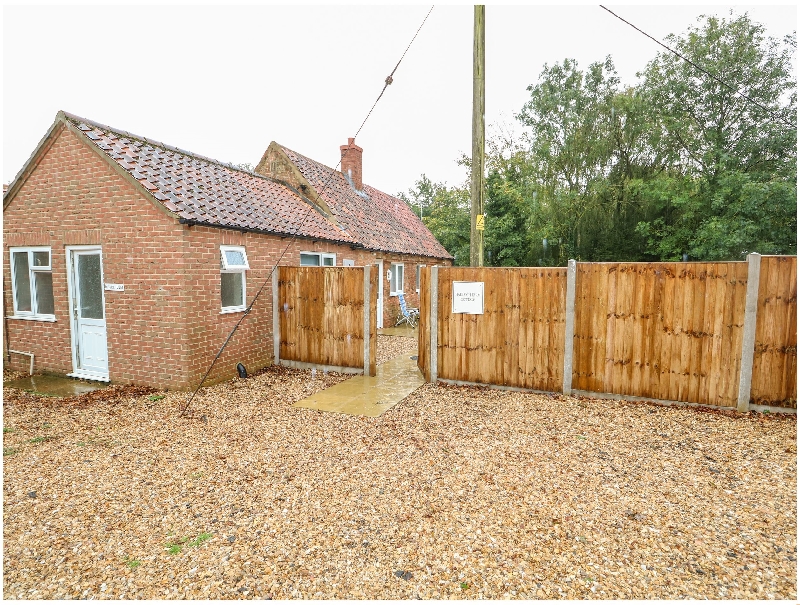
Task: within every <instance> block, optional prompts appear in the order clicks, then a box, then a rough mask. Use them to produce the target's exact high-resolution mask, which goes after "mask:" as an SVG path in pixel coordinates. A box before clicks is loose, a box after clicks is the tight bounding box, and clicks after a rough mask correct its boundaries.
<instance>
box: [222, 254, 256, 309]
mask: <svg viewBox="0 0 800 605" xmlns="http://www.w3.org/2000/svg"><path fill="white" fill-rule="evenodd" d="M219 251H220V286H221V287H220V290H221V293H222V311H221V312H222V313H236V312H237V311H244V310H245V309H246V308H247V305H246V302H247V301H246V300H245V297H246V296H247V288H246V286H247V280H246V278H245V272H246V271H247V270H248V269H250V264H249V263H248V262H247V252H245V249H244V248H243V247H242V246H220V247H219Z"/></svg>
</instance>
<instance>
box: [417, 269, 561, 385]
mask: <svg viewBox="0 0 800 605" xmlns="http://www.w3.org/2000/svg"><path fill="white" fill-rule="evenodd" d="M454 281H478V282H483V284H484V312H483V314H482V315H469V314H462V313H457V314H454V313H452V292H453V285H452V284H453V282H454ZM566 287H567V271H566V269H564V268H520V269H518V268H509V269H506V268H491V269H486V268H483V269H481V268H466V267H453V268H444V267H441V268H439V296H438V305H439V313H438V317H439V320H438V331H437V334H438V353H439V363H438V376H439V377H440V378H443V379H447V380H456V381H463V382H476V383H483V384H499V385H505V386H512V387H522V388H529V389H536V390H545V391H558V390H560V389H561V382H562V373H563V366H564V360H563V352H564V324H565V310H566ZM426 290H427V291H430V286H429V285H428V286H427V288H426ZM420 291H421V292H423V288H420ZM428 304H429V303H428V302H427V300H426V299H425V298H423V299H422V300H421V301H420V306H421V308H422V309H423V312H422V314H423V315H425V313H426V312H427V310H428V306H427V305H428ZM426 325H427V324H426ZM424 331H425V328H424V327H423V326H422V325H421V330H420V343H421V347H422V345H423V339H424V338H425V337H424V336H423V335H422V333H423V332H424ZM425 343H428V346H429V341H427V340H426V341H425ZM420 354H421V355H423V354H426V353H423V352H422V350H420ZM429 364H430V360H428V359H427V357H426V358H425V361H424V362H422V363H421V364H420V367H421V368H423V372H424V371H425V370H424V368H426V367H429ZM426 376H427V375H426Z"/></svg>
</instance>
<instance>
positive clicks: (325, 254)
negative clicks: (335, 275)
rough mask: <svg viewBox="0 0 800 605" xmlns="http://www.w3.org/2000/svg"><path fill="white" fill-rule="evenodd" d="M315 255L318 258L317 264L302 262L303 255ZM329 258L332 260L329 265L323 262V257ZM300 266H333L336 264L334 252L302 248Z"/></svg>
mask: <svg viewBox="0 0 800 605" xmlns="http://www.w3.org/2000/svg"><path fill="white" fill-rule="evenodd" d="M304 255H305V256H316V257H317V259H318V260H319V264H318V265H304V264H303V256H304ZM326 258H330V259H331V260H332V261H333V262H332V263H331V264H330V265H326V264H325V259H326ZM300 266H301V267H335V266H336V254H335V253H333V252H306V251H304V250H301V251H300Z"/></svg>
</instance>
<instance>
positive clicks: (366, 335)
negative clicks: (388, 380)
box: [364, 266, 372, 376]
mask: <svg viewBox="0 0 800 605" xmlns="http://www.w3.org/2000/svg"><path fill="white" fill-rule="evenodd" d="M371 273H372V267H371V266H365V267H364V376H369V348H370V346H371V344H372V343H370V337H371V334H370V330H369V319H370V317H369V314H370V311H371V309H370V299H369V295H370V292H369V281H370V279H369V278H370V276H371Z"/></svg>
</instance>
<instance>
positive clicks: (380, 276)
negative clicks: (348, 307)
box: [375, 260, 383, 330]
mask: <svg viewBox="0 0 800 605" xmlns="http://www.w3.org/2000/svg"><path fill="white" fill-rule="evenodd" d="M375 264H376V265H377V267H378V317H377V319H378V329H379V330H380V329H381V328H383V261H382V260H379V261H377V262H376V263H375Z"/></svg>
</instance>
